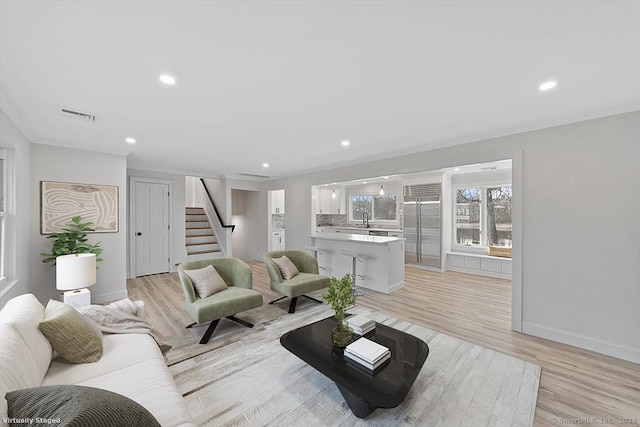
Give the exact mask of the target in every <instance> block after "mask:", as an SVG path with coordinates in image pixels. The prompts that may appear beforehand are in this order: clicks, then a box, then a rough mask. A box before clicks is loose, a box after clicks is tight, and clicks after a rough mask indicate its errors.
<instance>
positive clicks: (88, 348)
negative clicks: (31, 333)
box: [38, 300, 102, 363]
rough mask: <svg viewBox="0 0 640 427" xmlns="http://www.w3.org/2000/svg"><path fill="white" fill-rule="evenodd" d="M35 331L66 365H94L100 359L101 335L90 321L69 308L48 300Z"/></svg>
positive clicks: (58, 302) (63, 304)
mask: <svg viewBox="0 0 640 427" xmlns="http://www.w3.org/2000/svg"><path fill="white" fill-rule="evenodd" d="M38 329H40V332H42V333H43V334H44V336H45V337H47V339H48V340H49V342H50V343H51V347H53V349H54V350H55V351H57V352H58V354H60V356H62V357H63V358H65V359H67V360H68V361H69V362H72V363H90V362H97V361H98V360H100V357H102V332H100V330H99V329H98V327H97V325H96V324H95V322H93V320H91V319H88V318H86V317H85V316H83V315H82V314H80V313H79V312H78V310H76V309H75V308H73V307H71V306H70V305H67V304H65V303H62V302H60V301H56V300H49V303H48V304H47V308H46V309H45V311H44V320H43V321H42V322H40V324H39V325H38Z"/></svg>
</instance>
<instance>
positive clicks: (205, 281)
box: [184, 265, 227, 298]
mask: <svg viewBox="0 0 640 427" xmlns="http://www.w3.org/2000/svg"><path fill="white" fill-rule="evenodd" d="M184 273H185V274H186V275H187V276H189V278H190V279H191V283H193V287H194V288H195V289H196V292H197V293H198V296H199V297H200V298H206V297H208V296H209V295H213V294H215V293H216V292H220V291H223V290H225V289H227V284H226V283H225V282H224V279H223V278H222V277H221V276H220V274H219V273H218V271H217V270H216V269H215V268H213V266H211V265H207V266H206V267H204V268H199V269H197V270H184Z"/></svg>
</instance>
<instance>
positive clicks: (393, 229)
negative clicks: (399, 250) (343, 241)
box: [317, 225, 402, 233]
mask: <svg viewBox="0 0 640 427" xmlns="http://www.w3.org/2000/svg"><path fill="white" fill-rule="evenodd" d="M317 228H325V229H329V230H331V229H337V230H363V231H391V232H400V233H402V230H401V229H399V228H376V227H369V228H366V227H355V226H348V225H345V226H342V225H318V226H317Z"/></svg>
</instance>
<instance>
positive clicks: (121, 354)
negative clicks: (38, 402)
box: [0, 294, 195, 427]
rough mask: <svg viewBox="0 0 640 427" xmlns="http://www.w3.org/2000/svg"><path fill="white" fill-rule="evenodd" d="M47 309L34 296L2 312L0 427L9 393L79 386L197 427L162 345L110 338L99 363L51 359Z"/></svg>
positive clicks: (165, 420) (168, 421) (138, 337)
mask: <svg viewBox="0 0 640 427" xmlns="http://www.w3.org/2000/svg"><path fill="white" fill-rule="evenodd" d="M43 319H44V306H43V305H42V304H41V303H40V302H39V301H38V300H37V299H36V297H35V296H34V295H32V294H25V295H20V296H18V297H16V298H13V299H12V300H10V301H8V302H7V304H6V305H5V307H4V308H3V309H2V310H1V311H0V343H1V344H0V426H2V427H5V426H6V422H5V421H4V420H3V418H6V417H7V401H6V400H5V393H6V392H8V391H12V390H18V389H23V388H29V387H38V386H40V385H57V384H77V385H83V386H88V387H96V388H101V389H106V390H110V391H112V392H115V393H118V394H121V395H123V396H126V397H128V398H130V399H132V400H134V401H136V402H138V403H139V404H141V405H142V406H144V407H145V408H146V409H147V410H149V412H151V414H152V415H153V416H154V417H155V418H156V419H157V420H158V422H159V423H160V424H161V425H162V426H194V425H195V424H194V423H193V420H192V418H191V415H190V414H189V410H188V408H187V406H186V404H185V401H184V399H183V397H182V395H181V394H180V392H179V391H178V388H177V386H176V383H175V381H174V380H173V377H172V376H171V374H170V373H169V370H168V368H167V365H166V363H165V360H164V357H163V356H162V354H161V353H160V350H159V349H158V345H157V344H156V342H155V341H154V340H153V338H151V337H150V336H149V335H143V334H113V335H109V334H106V335H104V337H103V343H102V344H103V355H102V357H101V358H100V360H99V361H98V362H95V363H82V364H73V363H69V362H67V361H65V360H64V359H62V358H60V357H56V358H53V359H52V356H53V352H52V349H51V344H50V343H49V341H48V340H47V338H45V336H44V335H42V333H41V332H40V331H39V330H38V324H39V323H40V322H41V321H42V320H43Z"/></svg>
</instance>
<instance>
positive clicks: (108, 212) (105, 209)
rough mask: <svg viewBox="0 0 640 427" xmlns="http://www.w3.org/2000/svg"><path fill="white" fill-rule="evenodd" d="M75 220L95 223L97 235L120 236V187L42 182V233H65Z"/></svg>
mask: <svg viewBox="0 0 640 427" xmlns="http://www.w3.org/2000/svg"><path fill="white" fill-rule="evenodd" d="M74 216H81V217H82V222H89V221H91V222H92V223H93V228H95V233H117V232H118V187H117V186H113V185H95V184H75V183H70V182H52V181H40V233H41V234H52V233H58V232H61V231H62V229H63V228H65V227H66V226H67V225H68V224H69V223H70V222H71V218H73V217H74Z"/></svg>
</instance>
